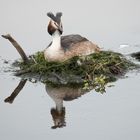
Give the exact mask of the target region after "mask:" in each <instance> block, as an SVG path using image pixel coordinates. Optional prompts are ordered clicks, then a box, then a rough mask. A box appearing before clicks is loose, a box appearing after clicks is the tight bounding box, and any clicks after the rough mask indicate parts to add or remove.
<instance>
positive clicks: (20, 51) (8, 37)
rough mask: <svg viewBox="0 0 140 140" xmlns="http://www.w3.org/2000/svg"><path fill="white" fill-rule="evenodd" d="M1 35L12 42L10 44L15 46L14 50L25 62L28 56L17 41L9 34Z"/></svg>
mask: <svg viewBox="0 0 140 140" xmlns="http://www.w3.org/2000/svg"><path fill="white" fill-rule="evenodd" d="M2 37H3V38H5V39H8V40H9V41H10V42H11V43H12V45H13V46H14V47H15V48H16V50H17V51H18V53H19V54H20V56H21V58H22V59H23V61H24V62H25V63H27V62H28V57H27V55H26V54H25V52H24V51H23V49H22V47H21V46H20V45H19V44H18V43H17V41H16V40H15V39H14V38H13V37H12V36H11V35H10V34H7V35H2Z"/></svg>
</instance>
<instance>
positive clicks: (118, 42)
mask: <svg viewBox="0 0 140 140" xmlns="http://www.w3.org/2000/svg"><path fill="white" fill-rule="evenodd" d="M74 5H76V6H74ZM77 5H78V9H77ZM139 5H140V2H139V1H138V0H129V1H128V0H118V1H116V0H107V1H105V2H103V1H100V0H98V1H97V0H94V1H90V0H86V1H82V2H81V1H74V0H71V1H68V2H67V1H63V0H62V1H61V2H60V1H58V2H55V1H54V0H51V1H49V0H40V1H33V0H30V1H26V0H25V1H17V0H13V1H11V2H10V1H7V0H1V1H0V18H1V25H0V33H1V34H5V33H11V34H12V35H13V36H14V37H15V38H16V40H17V41H18V42H19V43H20V44H21V45H22V46H23V48H24V50H25V51H26V52H27V54H32V53H34V52H36V51H38V50H43V49H44V48H45V47H46V46H47V44H48V43H49V42H50V40H51V38H50V36H49V35H48V34H47V32H46V26H47V23H48V18H47V17H46V12H48V11H63V13H64V16H63V24H64V34H70V33H79V34H81V35H83V36H85V37H87V38H89V39H90V40H92V41H95V42H96V43H97V44H99V45H100V46H101V47H103V48H104V49H111V50H116V51H119V52H122V53H124V54H128V53H130V52H134V51H140V40H139V36H140V28H139V25H140V20H139V13H140V8H139ZM17 58H19V55H18V54H17V52H16V50H15V49H14V48H13V47H12V46H11V45H10V43H9V42H8V41H7V40H4V39H3V38H0V111H1V113H0V114H1V115H0V139H2V140H9V139H10V140H18V139H20V140H28V139H34V140H38V139H41V140H45V139H52V140H53V139H61V140H63V139H69V140H71V139H83V140H84V139H87V138H88V139H96V140H118V139H119V140H124V139H127V140H132V139H134V140H139V139H140V133H139V130H140V123H139V122H140V102H139V99H140V92H139V90H140V86H139V83H140V73H138V72H130V73H127V75H126V76H128V77H127V78H125V79H120V80H118V81H117V82H115V83H112V84H113V85H115V86H114V87H111V88H108V87H107V88H106V93H105V94H103V95H101V94H99V93H96V92H95V91H91V92H90V93H87V94H84V95H81V97H79V96H80V92H78V91H79V89H77V92H76V91H73V93H77V94H76V95H75V97H73V100H71V101H64V102H63V103H64V107H65V115H64V116H65V117H64V116H63V118H62V119H63V121H64V122H65V123H66V127H63V128H57V129H51V127H52V126H53V125H54V122H53V118H52V115H51V108H53V107H55V103H54V101H53V98H52V95H53V96H57V95H58V94H59V92H60V93H61V94H62V91H69V93H70V91H71V89H64V90H63V89H50V88H49V87H46V85H44V84H42V83H34V84H33V83H32V82H29V81H22V84H25V85H24V87H23V89H22V90H21V91H20V92H19V94H18V95H17V96H15V95H14V96H13V94H12V93H13V91H14V90H15V88H16V87H17V86H18V85H19V83H20V80H21V79H20V78H17V77H14V76H13V75H12V73H11V72H7V71H8V70H9V67H10V64H5V63H3V62H4V60H5V59H6V60H10V61H9V63H12V61H14V60H15V59H17ZM3 59H4V60H3ZM46 90H47V91H48V92H46ZM16 91H17V90H16ZM56 91H57V93H56V94H55V92H56ZM51 92H53V93H51ZM14 93H15V92H14ZM11 94H12V95H11ZM10 95H11V96H10ZM9 96H10V99H11V100H10V101H11V102H12V101H13V103H5V102H4V100H5V99H6V98H7V97H9ZM76 97H79V98H77V99H74V98H76ZM12 99H13V100H12ZM7 100H8V99H7Z"/></svg>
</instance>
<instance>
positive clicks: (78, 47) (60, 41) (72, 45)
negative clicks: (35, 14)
mask: <svg viewBox="0 0 140 140" xmlns="http://www.w3.org/2000/svg"><path fill="white" fill-rule="evenodd" d="M47 16H48V17H50V22H49V24H48V33H49V34H50V35H51V36H52V37H53V40H52V42H51V43H50V44H49V45H48V47H47V48H46V49H45V51H44V56H45V59H46V60H47V61H65V60H68V59H69V58H72V57H74V56H82V55H89V54H91V53H95V52H99V51H100V48H99V47H98V46H97V45H96V44H93V43H92V42H91V41H89V40H88V39H86V38H84V37H82V36H80V35H77V34H72V35H66V36H61V35H62V33H63V27H62V22H61V16H62V13H61V12H58V13H56V15H54V14H53V13H51V12H49V13H47Z"/></svg>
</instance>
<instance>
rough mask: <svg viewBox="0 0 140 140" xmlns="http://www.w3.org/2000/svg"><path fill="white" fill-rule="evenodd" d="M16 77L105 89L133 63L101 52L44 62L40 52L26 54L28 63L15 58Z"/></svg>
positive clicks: (57, 84)
mask: <svg viewBox="0 0 140 140" xmlns="http://www.w3.org/2000/svg"><path fill="white" fill-rule="evenodd" d="M15 64H16V66H18V67H19V70H17V71H16V72H15V75H16V76H21V77H22V78H28V79H30V80H31V79H33V78H34V79H35V81H41V82H43V83H47V84H51V85H52V86H60V85H63V86H64V85H65V86H72V87H73V86H81V87H82V88H83V89H85V90H91V89H93V88H94V89H95V90H96V91H97V92H101V93H103V92H105V85H106V84H107V83H108V82H114V81H116V80H117V79H118V78H119V77H122V76H124V75H125V73H126V72H127V71H129V70H132V69H134V68H136V64H134V63H132V62H130V61H129V60H127V59H126V58H125V57H124V56H123V55H122V54H120V53H116V52H112V51H101V52H99V53H94V54H90V55H88V56H80V57H78V56H75V57H73V58H71V59H69V60H67V61H65V62H61V63H60V62H47V61H46V60H45V59H44V55H43V52H37V53H36V54H35V55H32V56H30V57H29V62H28V63H26V64H25V63H24V62H22V61H18V62H16V63H14V65H15Z"/></svg>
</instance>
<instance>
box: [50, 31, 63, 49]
mask: <svg viewBox="0 0 140 140" xmlns="http://www.w3.org/2000/svg"><path fill="white" fill-rule="evenodd" d="M52 38H53V40H52V46H54V47H55V48H57V47H61V35H60V33H59V31H58V30H56V31H55V32H54V33H53V34H52Z"/></svg>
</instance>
